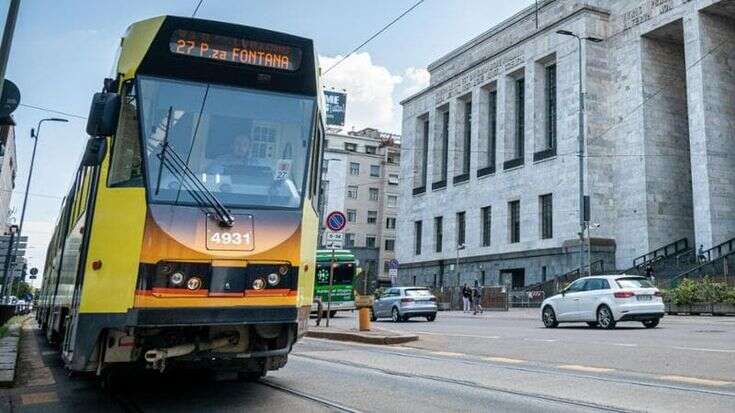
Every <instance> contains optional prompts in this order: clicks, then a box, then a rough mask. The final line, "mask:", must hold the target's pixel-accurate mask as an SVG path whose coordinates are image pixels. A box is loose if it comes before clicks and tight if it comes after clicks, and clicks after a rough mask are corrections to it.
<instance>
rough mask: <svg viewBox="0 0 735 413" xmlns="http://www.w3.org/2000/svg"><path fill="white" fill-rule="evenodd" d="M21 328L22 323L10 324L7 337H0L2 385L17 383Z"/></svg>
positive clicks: (9, 385) (0, 380) (0, 381)
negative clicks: (16, 372) (16, 374)
mask: <svg viewBox="0 0 735 413" xmlns="http://www.w3.org/2000/svg"><path fill="white" fill-rule="evenodd" d="M20 328H21V324H20V323H17V324H13V325H11V326H9V327H8V332H7V333H6V334H5V337H3V338H1V339H0V387H13V384H15V371H16V368H17V366H18V348H19V343H20Z"/></svg>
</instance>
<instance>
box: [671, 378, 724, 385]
mask: <svg viewBox="0 0 735 413" xmlns="http://www.w3.org/2000/svg"><path fill="white" fill-rule="evenodd" d="M659 378H660V379H663V380H671V381H678V382H682V383H690V384H703V385H705V386H725V385H727V384H732V382H729V381H722V380H707V379H700V378H697V377H686V376H659Z"/></svg>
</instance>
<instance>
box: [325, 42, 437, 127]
mask: <svg viewBox="0 0 735 413" xmlns="http://www.w3.org/2000/svg"><path fill="white" fill-rule="evenodd" d="M341 59H342V56H335V57H329V56H320V57H319V63H320V65H321V67H322V70H327V69H328V68H330V67H332V66H333V65H334V64H335V63H336V62H338V61H340V60H341ZM323 83H324V86H325V88H335V89H344V90H346V91H347V113H346V120H345V129H348V130H349V129H352V128H353V127H354V128H355V129H361V128H365V127H373V128H378V129H380V130H383V131H386V132H392V133H400V132H401V106H400V103H399V102H400V100H401V99H403V98H404V97H406V96H408V95H410V94H412V93H415V92H417V91H419V90H421V89H423V88H424V87H426V86H427V85H428V84H429V73H428V72H427V71H426V70H425V69H416V68H408V69H406V70H405V71H404V73H403V74H402V75H398V74H393V73H391V72H390V70H389V69H388V68H386V67H385V66H380V65H378V64H375V63H373V61H372V58H371V56H370V53H367V52H363V53H355V54H354V55H352V56H350V57H349V58H348V59H347V60H345V61H343V62H342V63H340V64H339V66H337V67H336V68H334V69H333V70H331V71H329V72H328V73H327V74H326V75H324V78H323Z"/></svg>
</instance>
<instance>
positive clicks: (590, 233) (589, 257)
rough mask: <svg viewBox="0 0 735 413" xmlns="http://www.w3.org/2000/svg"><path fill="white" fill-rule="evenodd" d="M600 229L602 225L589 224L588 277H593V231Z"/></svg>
mask: <svg viewBox="0 0 735 413" xmlns="http://www.w3.org/2000/svg"><path fill="white" fill-rule="evenodd" d="M597 228H600V224H597V223H595V224H591V223H589V222H587V275H592V230H593V229H597Z"/></svg>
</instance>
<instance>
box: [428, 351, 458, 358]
mask: <svg viewBox="0 0 735 413" xmlns="http://www.w3.org/2000/svg"><path fill="white" fill-rule="evenodd" d="M431 354H436V355H437V356H448V357H464V356H466V354H462V353H452V352H451V351H432V352H431Z"/></svg>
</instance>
